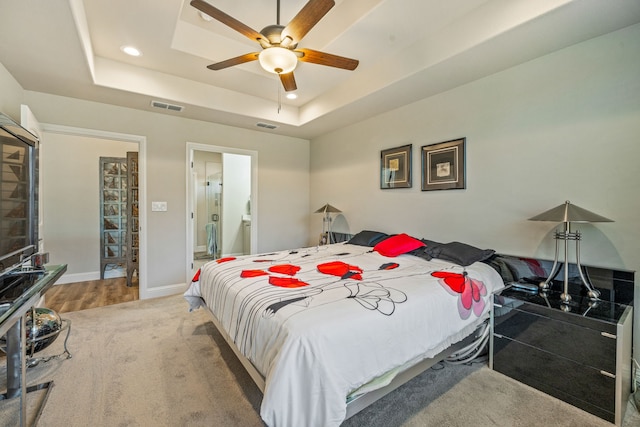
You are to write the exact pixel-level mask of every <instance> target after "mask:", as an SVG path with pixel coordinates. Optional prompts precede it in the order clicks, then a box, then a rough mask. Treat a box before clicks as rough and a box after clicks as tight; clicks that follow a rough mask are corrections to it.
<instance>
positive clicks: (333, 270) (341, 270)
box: [317, 261, 362, 280]
mask: <svg viewBox="0 0 640 427" xmlns="http://www.w3.org/2000/svg"><path fill="white" fill-rule="evenodd" d="M317 268H318V271H319V272H320V273H324V274H330V275H332V276H338V277H340V278H341V279H353V280H362V269H361V268H360V267H358V266H356V265H349V264H346V263H344V262H342V261H331V262H325V263H324V264H318V267H317Z"/></svg>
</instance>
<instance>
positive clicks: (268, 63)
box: [258, 46, 298, 74]
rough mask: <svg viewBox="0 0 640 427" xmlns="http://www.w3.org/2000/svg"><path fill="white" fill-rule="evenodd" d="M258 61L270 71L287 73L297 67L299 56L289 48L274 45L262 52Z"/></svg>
mask: <svg viewBox="0 0 640 427" xmlns="http://www.w3.org/2000/svg"><path fill="white" fill-rule="evenodd" d="M258 61H260V65H261V66H262V68H264V69H265V70H266V71H268V72H270V73H274V74H287V73H290V72H292V71H293V70H294V69H295V68H296V65H297V64H298V57H297V56H296V54H295V53H293V51H291V50H289V49H285V48H283V47H278V46H273V47H268V48H266V49H265V50H263V51H262V52H260V55H258Z"/></svg>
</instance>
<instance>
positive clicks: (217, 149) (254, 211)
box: [185, 142, 258, 283]
mask: <svg viewBox="0 0 640 427" xmlns="http://www.w3.org/2000/svg"><path fill="white" fill-rule="evenodd" d="M194 151H208V152H212V153H221V154H240V155H244V156H249V157H250V158H251V242H250V246H251V250H250V253H252V254H254V253H256V250H257V247H258V152H257V151H254V150H245V149H242V148H232V147H223V146H219V145H208V144H201V143H197V142H187V143H186V168H185V170H186V181H187V188H186V192H185V194H186V197H187V200H186V208H187V209H186V216H185V218H186V229H187V233H186V237H187V242H186V243H187V244H186V248H187V250H186V251H185V252H186V263H185V267H186V283H191V279H192V277H193V275H194V273H195V271H194V268H193V263H194V259H193V247H194V242H193V235H194V231H195V229H194V228H195V227H194V221H195V218H194V216H195V203H196V201H195V200H194V194H195V182H194V179H193V173H192V172H193V155H194ZM223 168H224V165H223Z"/></svg>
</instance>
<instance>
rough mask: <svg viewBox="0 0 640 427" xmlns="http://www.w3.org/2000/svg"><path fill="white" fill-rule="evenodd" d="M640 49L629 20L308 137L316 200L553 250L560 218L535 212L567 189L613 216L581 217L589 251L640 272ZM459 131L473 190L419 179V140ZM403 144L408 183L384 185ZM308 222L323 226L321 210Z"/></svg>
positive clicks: (354, 215) (511, 250)
mask: <svg viewBox="0 0 640 427" xmlns="http://www.w3.org/2000/svg"><path fill="white" fill-rule="evenodd" d="M638 52H640V25H635V26H632V27H628V28H626V29H623V30H621V31H618V32H615V33H611V34H609V35H605V36H603V37H599V38H596V39H593V40H590V41H587V42H584V43H581V44H578V45H575V46H572V47H569V48H566V49H564V50H561V51H558V52H556V53H553V54H550V55H547V56H545V57H542V58H539V59H536V60H533V61H530V62H528V63H525V64H522V65H520V66H517V67H514V68H512V69H509V70H506V71H504V72H501V73H498V74H495V75H492V76H489V77H487V78H483V79H481V80H478V81H475V82H473V83H470V84H467V85H465V86H462V87H459V88H456V89H453V90H450V91H448V92H446V93H442V94H439V95H436V96H433V97H430V98H428V99H424V100H422V101H419V102H416V103H414V104H411V105H407V106H404V107H402V108H399V109H397V110H394V111H391V112H389V113H387V114H383V115H380V116H378V117H373V118H371V119H369V120H366V121H363V122H360V123H357V124H354V125H352V126H349V127H347V128H345V129H342V130H339V131H336V132H333V133H330V134H327V135H323V136H322V137H320V138H317V139H314V140H313V141H312V142H311V159H312V163H311V195H312V197H311V205H310V209H312V208H315V207H317V206H321V205H322V204H324V203H326V202H327V201H328V202H330V203H331V204H332V205H334V206H337V207H339V208H340V209H341V210H342V211H343V212H344V217H345V219H346V224H344V223H343V226H344V227H346V228H348V230H340V229H338V227H337V225H338V224H337V223H336V227H335V228H334V231H351V232H357V231H359V230H361V229H378V230H381V231H387V232H402V231H404V232H407V233H409V234H412V235H415V236H418V237H426V238H430V239H433V240H439V241H453V240H459V241H463V242H467V243H470V244H473V245H476V246H480V247H483V248H493V249H495V250H497V251H498V252H501V253H507V254H514V255H523V256H536V257H542V258H550V259H553V255H554V253H553V247H554V246H553V245H554V241H553V239H552V235H551V234H550V233H551V232H552V229H553V228H554V226H555V225H556V224H553V223H546V222H532V221H527V218H530V217H532V216H534V215H537V214H538V213H541V212H543V211H545V210H547V209H550V208H552V207H555V206H557V205H559V204H561V203H563V202H564V201H565V200H570V201H571V202H573V203H575V204H577V205H578V206H580V207H583V208H585V209H588V210H591V211H593V212H595V213H598V214H600V215H603V216H606V217H608V218H611V219H613V220H615V222H613V223H599V224H585V225H581V226H580V227H579V229H581V230H582V231H583V245H582V262H583V264H590V265H598V266H606V267H612V268H622V269H629V270H636V271H638V270H640V227H639V226H638V220H639V216H638V212H640V197H639V196H638V183H639V182H640V167H639V166H638V161H639V160H640V141H639V137H638V135H640V55H638ZM459 137H466V138H467V153H466V162H467V189H465V190H448V191H431V192H422V191H421V190H420V147H421V146H422V145H426V144H433V143H437V142H441V141H447V140H451V139H455V138H459ZM408 143H411V144H413V180H414V184H413V188H410V189H393V190H380V189H379V175H378V174H379V167H380V160H379V158H380V150H382V149H386V148H391V147H396V146H400V145H404V144H408ZM310 226H311V230H312V231H316V232H317V231H318V230H320V229H321V227H322V224H321V218H320V217H317V216H314V217H312V220H311V225H310ZM315 235H316V233H311V238H312V239H313V236H315ZM309 243H312V241H311V240H310V242H309ZM639 275H640V274H637V275H636V304H635V306H636V307H637V308H639V309H640V304H638V301H640V286H639V285H638V283H640V282H639V280H640V278H639V277H638V276H639ZM635 317H636V321H635V331H636V333H635V337H636V339H635V349H636V354H640V321H639V319H640V316H639V315H636V316H635Z"/></svg>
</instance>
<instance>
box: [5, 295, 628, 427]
mask: <svg viewBox="0 0 640 427" xmlns="http://www.w3.org/2000/svg"><path fill="white" fill-rule="evenodd" d="M63 317H64V318H67V319H70V320H71V321H72V332H71V337H70V339H69V343H68V346H69V350H70V351H71V352H72V354H73V357H72V358H71V359H67V360H52V361H50V362H47V363H41V364H39V365H38V366H36V367H34V368H30V369H29V370H28V372H27V377H28V384H29V385H31V384H36V383H40V382H43V381H48V380H54V387H53V388H52V390H51V393H50V396H49V399H48V401H47V403H46V405H45V407H44V411H43V413H42V415H41V417H40V420H39V423H38V425H39V426H41V427H47V426H55V427H59V426H79V427H80V426H82V427H84V426H118V427H125V426H243V427H245V426H249V427H250V426H263V423H262V422H261V420H260V417H259V405H260V398H261V395H260V393H259V391H258V389H257V387H256V386H255V385H254V384H253V382H252V381H251V379H250V377H249V376H248V375H247V374H246V372H245V371H244V370H243V368H242V366H241V365H240V363H239V362H238V361H237V359H236V358H235V356H234V354H233V353H232V352H231V350H230V349H229V348H228V347H227V346H226V344H225V343H224V340H223V339H222V337H221V336H220V335H219V334H218V332H217V331H216V330H215V328H214V327H213V325H212V323H211V322H210V320H209V315H208V314H207V313H206V312H204V311H202V310H199V311H197V312H193V313H189V312H188V311H187V304H186V302H185V301H184V300H183V299H182V297H181V296H173V297H167V298H159V299H155V300H145V301H134V302H130V303H125V304H120V305H116V306H110V307H103V308H96V309H91V310H85V311H79V312H74V313H65V314H64V315H63ZM62 348H63V347H62V338H59V339H58V340H57V341H56V342H55V343H54V344H53V345H52V346H51V347H49V348H47V349H45V350H44V351H42V352H41V354H38V355H39V356H44V355H49V354H57V353H60V352H61V351H62ZM441 368H442V369H441V370H439V371H435V370H430V371H427V372H425V373H424V374H423V375H421V376H420V377H418V378H416V379H415V380H413V381H411V382H410V383H408V384H406V385H405V386H404V387H402V388H401V389H399V390H397V391H396V392H394V393H392V394H390V395H389V396H387V397H385V398H384V399H382V400H381V401H379V402H378V403H377V404H376V405H374V406H373V407H370V408H367V409H366V410H365V411H363V412H362V413H360V414H357V415H356V416H355V417H353V418H352V419H350V420H347V422H346V423H345V427H356V426H367V427H375V426H380V427H382V426H385V427H392V426H509V427H512V426H538V425H539V426H576V427H577V426H580V427H583V426H594V427H600V426H601V427H610V426H611V424H609V423H607V422H605V421H602V420H600V419H599V418H597V417H595V416H592V415H590V414H588V413H586V412H583V411H581V410H579V409H576V408H574V407H572V406H570V405H567V404H565V403H563V402H561V401H559V400H557V399H554V398H551V397H549V396H546V395H545V394H543V393H540V392H538V391H536V390H533V389H531V388H529V387H527V386H524V385H522V384H520V383H517V382H516V381H512V380H511V379H509V378H506V377H504V376H503V375H501V374H498V373H496V372H493V371H491V370H489V369H488V368H486V367H483V366H480V365H478V366H471V367H469V366H460V367H457V366H450V365H447V366H444V367H442V366H441ZM0 369H2V371H1V372H0V376H1V379H0V382H3V381H4V377H5V372H4V369H5V367H4V364H3V366H2V367H1V368H0ZM4 387H5V386H4V385H3V384H2V385H0V388H2V389H4ZM43 395H44V392H42V391H38V392H35V393H29V396H28V402H29V405H30V413H29V417H30V418H31V419H33V416H34V414H35V411H34V408H33V407H34V406H37V404H38V403H39V401H40V400H41V399H42V396H43ZM16 409H17V405H16V401H15V400H13V401H0V425H2V426H13V425H17V415H16V411H15V410H16ZM624 426H625V427H632V426H640V415H638V413H637V412H636V411H635V409H634V408H633V407H632V406H629V409H628V411H627V417H626V419H625V424H624ZM300 427H307V426H300ZM308 427H314V426H308Z"/></svg>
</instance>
